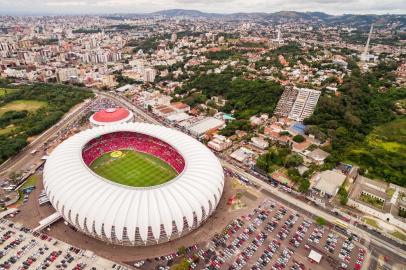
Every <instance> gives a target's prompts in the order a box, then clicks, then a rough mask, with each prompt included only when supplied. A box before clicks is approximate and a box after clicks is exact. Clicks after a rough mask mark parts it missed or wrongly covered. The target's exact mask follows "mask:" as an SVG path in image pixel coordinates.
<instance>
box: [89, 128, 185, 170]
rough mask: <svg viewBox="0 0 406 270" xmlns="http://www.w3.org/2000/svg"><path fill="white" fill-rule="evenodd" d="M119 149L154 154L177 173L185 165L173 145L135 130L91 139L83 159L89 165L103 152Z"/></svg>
mask: <svg viewBox="0 0 406 270" xmlns="http://www.w3.org/2000/svg"><path fill="white" fill-rule="evenodd" d="M117 150H133V151H137V152H142V153H146V154H150V155H153V156H155V157H158V158H160V159H161V160H163V161H165V162H166V163H168V164H169V165H171V166H172V168H174V169H175V170H176V172H177V173H181V172H182V171H183V169H184V167H185V161H184V159H183V157H182V156H181V155H180V154H179V153H178V152H177V151H176V150H175V149H174V148H173V147H172V146H170V145H169V144H167V143H165V142H163V141H161V140H159V139H156V138H153V137H151V136H148V135H145V134H141V133H134V132H116V133H110V134H105V135H102V136H100V137H99V138H96V139H93V140H91V141H90V142H89V143H87V144H86V146H85V147H84V148H83V150H82V157H83V161H84V162H85V164H86V165H88V166H89V165H90V164H92V162H93V161H95V160H96V159H97V158H98V157H100V156H102V155H103V154H105V153H108V152H112V151H117Z"/></svg>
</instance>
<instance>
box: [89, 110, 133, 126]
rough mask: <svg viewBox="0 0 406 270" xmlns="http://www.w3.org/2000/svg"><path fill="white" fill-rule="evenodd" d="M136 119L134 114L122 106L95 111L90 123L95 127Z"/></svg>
mask: <svg viewBox="0 0 406 270" xmlns="http://www.w3.org/2000/svg"><path fill="white" fill-rule="evenodd" d="M133 119H134V114H133V113H132V112H131V111H129V110H127V109H125V108H121V107H117V108H108V109H104V110H101V111H98V112H95V113H94V114H93V115H92V116H90V119H89V121H90V124H91V125H92V126H93V127H99V126H106V125H115V124H121V123H130V122H132V121H133Z"/></svg>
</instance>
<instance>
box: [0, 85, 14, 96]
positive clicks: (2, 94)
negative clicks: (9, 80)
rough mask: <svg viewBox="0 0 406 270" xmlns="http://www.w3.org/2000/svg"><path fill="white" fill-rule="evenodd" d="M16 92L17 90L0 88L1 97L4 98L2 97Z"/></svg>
mask: <svg viewBox="0 0 406 270" xmlns="http://www.w3.org/2000/svg"><path fill="white" fill-rule="evenodd" d="M15 91H17V89H11V88H1V87H0V97H2V96H4V95H7V94H10V93H13V92H15Z"/></svg>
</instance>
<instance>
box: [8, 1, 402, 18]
mask: <svg viewBox="0 0 406 270" xmlns="http://www.w3.org/2000/svg"><path fill="white" fill-rule="evenodd" d="M0 4H1V5H2V11H0V14H3V15H47V14H101V13H102V14H108V13H150V12H156V11H160V10H167V9H174V8H176V9H193V10H199V11H202V12H213V13H225V14H228V13H239V12H247V13H250V12H266V13H272V12H278V11H298V12H309V11H318V12H325V13H328V14H332V15H341V14H349V13H350V14H388V13H390V14H405V13H406V3H405V2H404V1H402V0H390V1H385V2H382V1H376V0H374V1H365V0H345V1H338V0H311V1H305V2H302V1H298V0H289V1H282V0H275V1H266V0H253V1H250V2H246V1H243V0H221V1H212V0H208V1H204V0H198V1H191V0H158V1H154V2H153V3H151V2H150V1H145V0H135V1H133V0H118V1H113V0H81V1H78V0H64V1H57V0H47V1H39V0H32V1H28V0H21V1H11V0H0Z"/></svg>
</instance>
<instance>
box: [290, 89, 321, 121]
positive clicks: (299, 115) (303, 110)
mask: <svg viewBox="0 0 406 270" xmlns="http://www.w3.org/2000/svg"><path fill="white" fill-rule="evenodd" d="M297 91H298V94H297V97H296V100H295V102H294V104H293V106H292V110H291V111H290V113H289V118H290V119H292V120H295V121H299V122H302V121H303V120H304V119H305V118H307V117H309V116H311V115H312V114H313V112H314V109H315V108H316V105H317V102H318V101H319V97H320V94H321V92H320V91H317V90H313V89H307V88H297Z"/></svg>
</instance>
